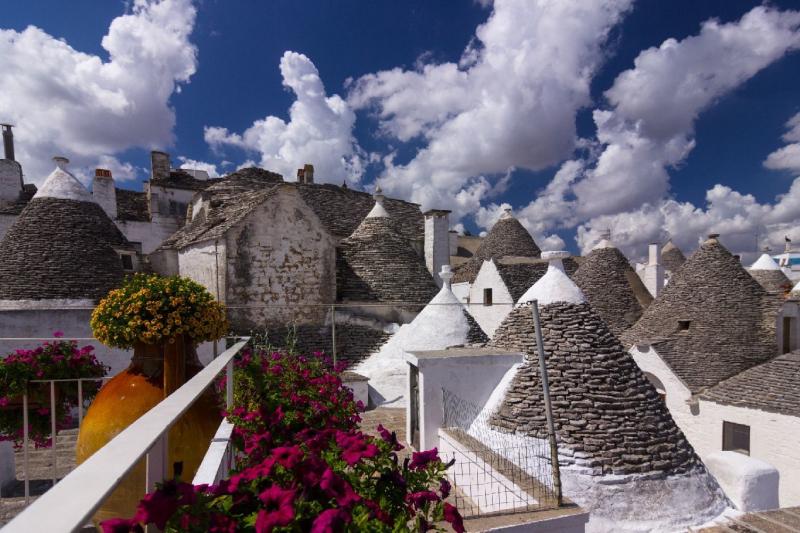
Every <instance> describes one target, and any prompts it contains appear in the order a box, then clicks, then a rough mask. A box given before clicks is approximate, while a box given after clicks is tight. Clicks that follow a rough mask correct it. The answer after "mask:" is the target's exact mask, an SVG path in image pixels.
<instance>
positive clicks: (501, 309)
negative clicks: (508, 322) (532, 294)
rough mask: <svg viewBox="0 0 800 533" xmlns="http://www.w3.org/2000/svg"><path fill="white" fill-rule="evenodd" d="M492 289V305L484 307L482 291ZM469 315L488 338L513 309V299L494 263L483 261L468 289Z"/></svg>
mask: <svg viewBox="0 0 800 533" xmlns="http://www.w3.org/2000/svg"><path fill="white" fill-rule="evenodd" d="M484 289H492V305H484V302H483V290H484ZM467 309H468V310H469V313H470V314H471V315H472V316H473V317H474V318H475V321H476V322H477V323H478V324H479V325H480V326H481V328H482V329H483V331H485V332H486V334H487V335H488V336H489V337H492V336H494V332H495V330H496V329H497V328H498V326H500V324H501V323H502V322H503V320H504V319H505V318H506V316H508V314H509V313H510V312H511V311H512V310H513V309H514V299H513V298H512V297H511V293H509V292H508V288H506V284H505V282H504V281H503V278H502V277H500V272H499V271H498V270H497V266H495V263H494V261H491V260H490V261H484V262H483V266H481V269H480V271H479V272H478V275H477V277H476V278H475V282H474V283H473V284H472V286H471V287H470V289H469V305H468V306H467Z"/></svg>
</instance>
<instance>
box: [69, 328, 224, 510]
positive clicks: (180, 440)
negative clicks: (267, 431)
mask: <svg viewBox="0 0 800 533" xmlns="http://www.w3.org/2000/svg"><path fill="white" fill-rule="evenodd" d="M201 368H202V365H201V364H200V362H199V360H198V359H197V353H196V352H195V350H194V346H193V345H192V343H191V340H190V339H188V338H185V337H175V338H173V339H172V340H171V342H168V343H163V344H144V343H137V344H136V345H135V346H134V350H133V360H132V361H131V364H130V366H129V367H128V368H127V370H125V371H123V372H121V373H119V374H117V375H116V376H114V377H113V378H112V379H111V380H110V381H108V382H107V383H106V384H105V385H103V387H102V388H101V389H100V391H99V392H98V393H97V396H96V397H95V399H94V401H93V402H92V405H91V406H90V407H89V409H88V411H87V412H86V416H85V417H84V418H83V423H82V424H81V428H80V433H79V435H78V444H77V452H76V453H77V463H78V464H80V463H82V462H83V461H85V460H86V459H88V458H89V457H90V456H91V455H92V454H93V453H94V452H95V451H97V450H99V449H100V448H102V447H103V446H105V444H106V443H107V442H109V441H110V440H111V439H113V438H114V437H115V436H116V435H117V434H119V433H120V432H121V431H122V430H124V429H125V428H126V427H128V426H129V425H130V424H132V423H133V422H134V421H135V420H136V419H138V418H139V417H140V416H142V415H143V414H145V413H146V412H147V411H149V410H150V409H151V408H152V407H154V406H155V405H156V404H158V403H159V402H160V401H161V400H163V399H164V398H165V397H166V396H167V395H169V394H170V393H172V392H173V391H174V390H176V389H177V388H178V387H180V386H181V385H183V384H184V383H185V382H186V381H187V380H188V379H189V378H191V377H192V376H194V375H195V374H196V373H197V372H199V371H200V369H201ZM220 420H221V416H220V409H219V406H218V404H217V401H216V399H215V398H214V396H213V392H211V391H210V390H209V391H206V393H204V394H203V396H201V397H200V398H199V399H198V400H197V402H195V404H194V405H193V406H192V407H191V408H190V409H189V410H188V411H187V412H186V413H185V414H184V415H183V416H182V417H181V418H180V419H179V420H178V421H177V422H176V423H175V424H174V425H173V426H172V428H171V429H170V432H169V452H168V463H167V468H168V471H167V476H168V477H172V476H173V474H174V472H175V471H176V470H177V471H180V472H182V473H181V479H183V480H184V481H191V480H192V478H193V477H194V474H195V472H196V471H197V468H198V467H199V466H200V462H201V461H202V459H203V455H204V454H205V452H206V449H207V448H208V445H209V443H210V442H211V439H212V438H213V436H214V432H215V431H216V429H217V427H218V426H219V423H220ZM144 494H145V460H144V459H142V460H141V461H139V464H137V465H136V466H135V467H134V468H133V470H131V472H130V473H129V474H128V476H127V477H126V478H125V479H124V480H123V481H122V483H121V484H120V485H119V486H118V487H117V488H116V490H114V492H112V493H111V495H110V496H109V497H108V498H107V499H106V501H105V502H104V503H103V505H102V506H101V507H100V509H99V510H98V511H97V513H96V514H95V517H94V518H95V520H96V521H98V522H100V521H103V520H106V519H109V518H116V517H123V518H130V517H132V516H133V514H134V513H135V512H136V504H137V503H138V502H139V500H141V499H142V496H144Z"/></svg>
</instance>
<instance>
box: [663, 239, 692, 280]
mask: <svg viewBox="0 0 800 533" xmlns="http://www.w3.org/2000/svg"><path fill="white" fill-rule="evenodd" d="M685 262H686V256H685V255H683V252H681V249H680V248H678V247H677V246H675V244H674V243H673V242H672V241H669V242H667V244H665V245H664V248H662V249H661V264H662V265H663V266H664V268H665V269H666V270H669V271H670V272H676V271H677V270H678V269H679V268H680V267H681V265H683V263H685Z"/></svg>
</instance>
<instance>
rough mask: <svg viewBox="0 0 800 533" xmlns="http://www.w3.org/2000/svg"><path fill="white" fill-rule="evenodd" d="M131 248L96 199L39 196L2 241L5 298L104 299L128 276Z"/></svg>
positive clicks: (0, 273) (0, 282)
mask: <svg viewBox="0 0 800 533" xmlns="http://www.w3.org/2000/svg"><path fill="white" fill-rule="evenodd" d="M114 247H121V248H130V244H129V243H128V241H127V240H126V239H125V237H124V236H123V235H122V233H120V231H119V229H117V227H116V226H115V225H114V223H113V222H112V221H111V219H109V218H108V216H107V215H106V213H105V211H103V209H102V208H101V207H100V206H99V205H98V204H96V203H94V202H84V201H77V200H64V199H60V198H48V197H45V198H34V199H33V200H31V201H30V202H29V203H28V205H27V206H26V207H25V209H24V210H23V211H22V213H21V214H20V215H19V217H18V218H17V219H16V221H15V222H14V224H13V225H12V226H11V227H10V228H9V230H8V233H6V236H5V238H4V239H3V241H2V243H0V300H45V299H60V298H65V299H87V298H89V299H95V300H96V299H99V298H101V297H103V296H105V295H106V293H108V291H109V290H111V289H112V288H114V287H116V286H117V285H118V284H119V283H120V281H121V280H122V277H123V272H122V263H121V261H120V258H119V255H118V254H117V252H116V251H115V250H114Z"/></svg>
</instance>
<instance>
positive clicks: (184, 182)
mask: <svg viewBox="0 0 800 533" xmlns="http://www.w3.org/2000/svg"><path fill="white" fill-rule="evenodd" d="M216 181H218V180H199V179H197V178H195V177H194V176H192V175H191V174H189V173H188V172H186V171H185V170H182V169H179V168H178V169H172V170H170V172H169V177H165V178H152V179H151V180H150V185H152V186H154V187H166V188H170V189H185V190H189V191H202V190H203V189H206V188H208V187H209V186H210V185H212V184H213V183H215V182H216Z"/></svg>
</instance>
